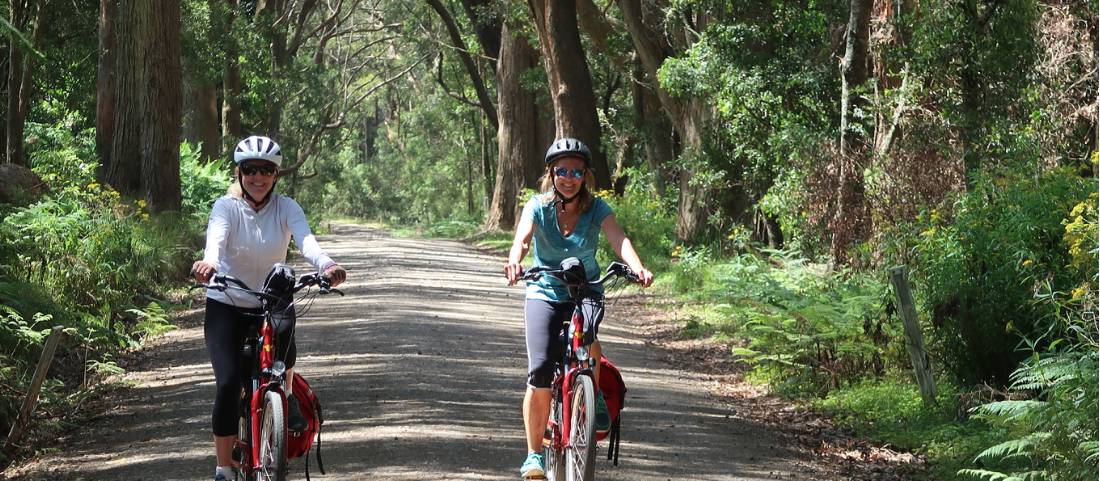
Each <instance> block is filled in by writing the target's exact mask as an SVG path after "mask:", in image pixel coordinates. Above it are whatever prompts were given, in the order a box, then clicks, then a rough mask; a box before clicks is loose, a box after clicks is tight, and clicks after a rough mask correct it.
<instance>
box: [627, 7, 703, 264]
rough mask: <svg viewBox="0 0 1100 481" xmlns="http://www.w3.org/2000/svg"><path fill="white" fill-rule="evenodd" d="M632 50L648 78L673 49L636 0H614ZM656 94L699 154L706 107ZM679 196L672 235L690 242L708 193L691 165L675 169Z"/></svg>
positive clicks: (688, 146)
mask: <svg viewBox="0 0 1100 481" xmlns="http://www.w3.org/2000/svg"><path fill="white" fill-rule="evenodd" d="M618 4H619V9H620V10H621V11H622V14H623V23H625V24H626V28H627V31H628V32H629V33H630V38H631V40H633V42H634V48H635V51H636V52H637V53H638V58H639V59H640V60H641V62H642V66H643V67H644V68H645V71H646V74H647V75H648V76H649V78H652V79H656V78H657V69H659V68H660V67H661V64H662V63H663V62H664V60H665V59H666V58H668V57H669V56H670V55H672V53H673V49H672V46H671V45H669V44H668V43H667V42H664V41H663V40H662V39H664V38H666V37H665V36H664V35H663V34H661V32H659V31H658V30H657V29H656V28H654V27H652V26H651V25H650V24H649V23H648V22H647V21H646V15H645V12H643V11H642V4H641V2H640V1H639V0H618ZM657 93H658V98H659V99H660V100H661V105H662V106H663V107H664V110H665V112H666V113H667V115H668V117H669V119H671V120H672V125H673V127H674V128H675V129H676V132H677V134H679V136H680V140H681V142H683V144H684V151H685V153H686V155H692V156H701V155H704V153H703V131H702V129H703V127H704V126H705V125H706V124H707V122H708V121H709V119H710V117H711V115H712V112H711V111H710V108H709V107H707V106H706V105H703V102H702V101H701V100H699V99H696V98H687V99H685V98H677V97H672V96H671V95H669V93H668V91H666V90H665V89H663V88H658V89H657ZM679 178H680V181H679V184H680V196H679V199H678V201H677V216H676V237H677V238H678V239H679V240H681V241H684V242H691V241H693V240H695V238H696V237H697V236H698V235H699V234H700V233H701V232H702V230H703V227H704V226H705V225H704V223H705V220H706V216H707V213H708V210H707V202H708V200H709V199H710V197H711V196H712V194H713V192H712V189H711V187H709V186H706V185H702V184H700V183H698V182H694V181H693V178H694V173H693V172H692V169H690V168H689V169H682V170H680V172H679Z"/></svg>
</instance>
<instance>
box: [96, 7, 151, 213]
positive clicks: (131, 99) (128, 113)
mask: <svg viewBox="0 0 1100 481" xmlns="http://www.w3.org/2000/svg"><path fill="white" fill-rule="evenodd" d="M107 1H109V2H113V3H115V6H114V7H113V8H114V9H115V11H116V13H117V17H116V18H117V20H116V23H115V28H114V33H115V38H114V46H115V49H114V50H115V52H114V55H113V56H112V57H113V59H114V64H113V65H112V66H111V67H109V68H111V69H113V71H114V73H115V83H114V85H115V88H116V90H115V92H114V94H113V97H114V107H113V108H112V109H111V110H112V113H113V117H112V127H111V153H110V154H109V155H108V156H107V158H108V160H109V161H108V163H107V164H106V165H105V169H104V177H103V180H104V181H105V182H106V183H107V184H109V185H110V186H111V187H114V189H115V190H117V191H118V192H119V193H122V194H124V195H127V196H131V197H138V196H140V195H141V194H142V191H141V134H142V122H143V121H144V118H143V115H142V110H143V108H144V106H143V105H142V104H143V101H145V100H146V97H145V96H144V95H143V92H145V91H146V90H147V86H146V85H145V79H146V78H145V77H146V75H145V70H144V67H145V66H144V65H143V62H142V59H144V58H146V56H147V55H148V53H147V51H146V49H147V47H148V46H149V45H148V43H147V42H148V39H149V37H150V36H151V34H150V32H149V31H148V30H149V29H150V28H151V26H150V21H149V15H150V14H151V10H152V4H153V3H154V2H122V1H120V0H107Z"/></svg>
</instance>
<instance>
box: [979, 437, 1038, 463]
mask: <svg viewBox="0 0 1100 481" xmlns="http://www.w3.org/2000/svg"><path fill="white" fill-rule="evenodd" d="M1050 436H1051V434H1050V433H1031V434H1028V435H1027V436H1024V437H1022V438H1019V439H1013V440H1009V441H1005V442H1003V443H1000V444H997V445H995V446H991V447H989V448H987V449H986V450H985V451H982V452H981V453H979V454H978V455H977V456H975V457H974V462H975V463H977V462H981V461H994V462H995V461H1000V460H1005V459H1012V458H1019V457H1029V456H1031V455H1032V454H1033V453H1032V451H1031V448H1032V447H1034V446H1035V445H1036V444H1039V443H1040V442H1042V441H1044V440H1046V439H1047V438H1049V437H1050Z"/></svg>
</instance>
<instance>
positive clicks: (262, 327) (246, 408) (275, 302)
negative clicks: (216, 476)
mask: <svg viewBox="0 0 1100 481" xmlns="http://www.w3.org/2000/svg"><path fill="white" fill-rule="evenodd" d="M273 279H276V280H279V281H281V282H272V280H273ZM311 286H318V294H328V293H332V292H334V293H337V294H340V295H341V296H342V295H344V293H343V292H341V291H340V290H339V289H334V288H332V287H331V284H330V281H329V279H328V278H327V277H325V276H322V275H320V274H306V275H303V276H302V277H301V278H299V279H297V281H295V278H294V271H293V270H292V269H290V267H288V266H285V265H282V264H276V265H275V266H274V267H273V268H272V271H271V274H269V275H268V282H267V283H266V285H265V286H264V288H263V290H261V291H256V290H253V289H252V288H250V287H248V286H247V285H246V284H245V283H244V282H241V281H240V280H239V279H235V278H233V277H229V276H226V275H223V274H215V275H214V277H213V278H212V279H211V280H210V282H209V283H207V284H196V285H194V286H192V288H193V289H194V288H200V287H205V288H207V289H214V290H219V291H224V290H226V289H234V290H238V291H242V292H247V293H249V294H251V295H253V296H256V298H257V299H259V300H260V302H261V303H262V311H263V312H262V314H257V315H256V322H255V324H254V326H253V328H252V329H249V333H250V334H249V335H248V337H247V338H246V339H245V341H244V347H243V352H242V355H243V356H244V357H245V358H246V359H250V362H249V363H248V364H249V365H250V366H251V369H250V370H251V374H250V376H249V377H248V378H247V379H245V381H244V383H243V385H242V386H241V418H240V424H239V427H238V432H237V445H236V446H235V448H234V453H233V456H234V458H236V459H237V460H238V461H239V462H240V468H241V471H242V472H243V473H244V475H245V479H255V480H256V481H284V480H285V479H286V473H287V427H286V422H287V398H286V365H284V364H283V362H282V361H280V360H277V359H275V353H276V352H278V351H276V350H275V349H276V347H277V346H276V344H275V342H276V335H275V333H276V327H277V322H278V321H277V319H276V318H275V317H274V316H273V315H272V314H273V313H275V312H280V311H281V310H284V309H294V306H295V303H294V302H293V301H292V299H293V295H294V294H295V293H297V292H298V291H301V290H302V289H305V288H307V287H311ZM311 299H312V298H311ZM257 354H258V355H257ZM253 440H256V441H257V442H253Z"/></svg>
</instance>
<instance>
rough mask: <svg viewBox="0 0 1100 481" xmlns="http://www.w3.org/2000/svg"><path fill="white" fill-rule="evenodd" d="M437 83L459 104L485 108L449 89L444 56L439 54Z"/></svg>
mask: <svg viewBox="0 0 1100 481" xmlns="http://www.w3.org/2000/svg"><path fill="white" fill-rule="evenodd" d="M436 81H437V82H439V86H440V87H443V92H444V93H446V94H447V95H449V96H450V97H451V98H454V99H456V100H458V101H459V102H462V103H464V104H466V105H469V106H472V107H475V108H478V109H481V108H483V107H482V105H481V104H479V103H477V102H474V101H472V100H470V99H468V98H466V96H465V95H462V94H456V93H454V92H451V89H450V88H448V87H447V82H446V81H445V80H443V54H439V61H438V62H436Z"/></svg>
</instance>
